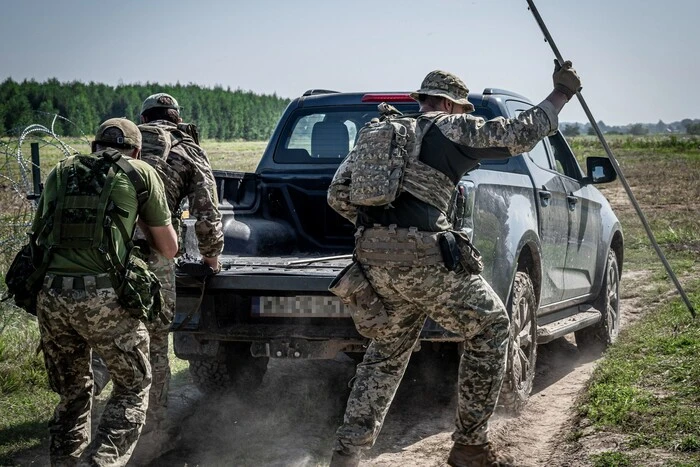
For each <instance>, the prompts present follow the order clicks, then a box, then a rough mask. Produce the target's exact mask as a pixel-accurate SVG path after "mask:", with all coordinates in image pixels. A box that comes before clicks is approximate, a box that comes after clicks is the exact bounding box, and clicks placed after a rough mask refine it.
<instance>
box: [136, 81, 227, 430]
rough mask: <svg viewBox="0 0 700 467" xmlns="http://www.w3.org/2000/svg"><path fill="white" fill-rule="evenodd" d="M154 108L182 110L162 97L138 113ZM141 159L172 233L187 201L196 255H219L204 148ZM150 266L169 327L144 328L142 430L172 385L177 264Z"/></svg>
mask: <svg viewBox="0 0 700 467" xmlns="http://www.w3.org/2000/svg"><path fill="white" fill-rule="evenodd" d="M154 107H160V108H173V109H175V110H179V108H180V107H179V105H178V103H177V101H176V100H175V99H174V98H172V97H171V96H169V95H167V94H163V93H159V94H154V95H152V96H149V97H148V98H147V99H146V100H145V101H144V103H143V106H142V109H141V113H142V114H143V112H144V111H146V110H147V109H150V108H154ZM147 125H150V126H158V127H160V128H162V129H163V130H165V132H166V134H169V132H170V131H173V130H176V129H177V127H178V125H177V124H175V123H172V122H170V121H166V120H157V121H154V122H149V123H145V124H142V125H141V127H143V126H147ZM141 159H142V160H143V161H144V162H147V163H148V164H150V165H152V166H153V167H154V168H155V169H156V171H157V172H158V174H159V175H160V177H161V180H162V181H163V184H164V186H165V192H166V197H167V200H168V207H169V208H170V212H171V213H172V215H173V218H172V224H173V227H174V228H175V231H176V232H178V233H179V232H180V228H181V225H182V220H181V218H180V216H181V211H180V206H181V204H182V202H183V200H185V199H186V200H187V201H188V205H189V207H188V209H189V215H190V217H192V218H194V219H195V223H194V230H195V235H196V237H197V240H198V244H199V252H200V254H201V255H202V256H204V257H209V258H212V257H217V256H219V254H220V253H221V250H222V249H223V245H224V237H223V231H222V225H221V214H220V213H219V209H218V206H217V195H216V182H215V181H214V175H213V173H212V169H211V165H210V164H209V158H208V157H207V154H206V152H205V151H204V149H202V148H201V147H200V146H198V145H196V144H195V143H194V141H193V140H192V139H189V138H188V139H186V140H185V141H183V142H182V143H180V144H177V145H174V146H173V147H172V148H171V150H170V153H169V154H167V155H166V157H159V156H154V155H152V154H149V153H148V151H147V150H146V149H145V147H144V151H143V152H142V154H141ZM148 264H149V266H150V267H151V270H152V271H153V272H154V273H155V274H156V275H157V276H158V278H159V279H160V281H161V284H162V289H161V291H162V293H163V297H164V299H165V303H164V306H163V310H162V311H163V315H164V317H165V318H166V319H167V323H163V321H162V320H160V319H156V320H154V321H153V322H151V323H148V324H147V327H148V331H149V334H150V337H151V355H150V359H151V367H152V371H153V383H152V385H151V394H150V400H151V402H150V405H149V407H148V417H147V420H148V421H147V424H146V428H144V432H146V431H150V430H152V429H154V428H156V427H157V426H159V424H160V423H161V422H162V421H163V420H164V418H165V412H166V409H167V403H168V388H169V385H170V362H169V360H168V335H169V330H170V322H171V321H172V318H173V315H174V313H175V262H174V261H172V260H168V259H165V258H163V257H162V256H161V255H159V254H158V253H157V252H154V253H153V254H151V255H150V257H149V259H148Z"/></svg>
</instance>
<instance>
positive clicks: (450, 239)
mask: <svg viewBox="0 0 700 467" xmlns="http://www.w3.org/2000/svg"><path fill="white" fill-rule="evenodd" d="M438 246H439V247H440V253H441V254H442V262H443V263H445V267H446V268H447V270H448V271H454V270H455V269H457V267H458V266H459V264H460V259H461V256H462V253H461V251H460V249H459V247H458V246H457V240H456V239H455V236H454V234H453V233H452V232H450V231H448V232H445V233H443V234H441V235H440V236H439V237H438Z"/></svg>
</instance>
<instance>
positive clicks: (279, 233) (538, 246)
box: [172, 89, 623, 413]
mask: <svg viewBox="0 0 700 467" xmlns="http://www.w3.org/2000/svg"><path fill="white" fill-rule="evenodd" d="M469 99H470V101H471V102H472V103H473V104H474V106H475V108H476V110H475V112H474V114H475V115H477V116H481V117H484V118H485V119H490V118H493V117H497V116H504V117H514V116H516V115H517V114H518V113H519V112H522V111H523V110H525V109H528V108H530V107H531V106H532V103H531V102H530V101H528V99H526V98H525V97H523V96H520V95H518V94H515V93H512V92H509V91H504V90H499V89H485V90H484V91H483V92H482V93H481V94H472V95H470V97H469ZM381 102H388V103H390V104H392V105H394V106H395V107H397V108H398V109H399V110H401V111H402V112H415V111H417V104H416V102H415V101H413V100H412V99H411V98H410V97H409V95H408V93H339V92H334V91H326V90H310V91H307V92H306V93H304V94H303V95H302V96H301V97H299V98H296V99H294V100H293V101H292V102H291V103H290V104H289V106H288V107H287V109H286V110H285V111H284V113H283V115H282V116H281V118H280V120H279V122H278V124H277V126H276V129H275V130H274V133H273V135H272V137H271V139H270V141H269V143H268V145H267V148H266V150H265V152H264V154H263V156H262V158H261V160H260V162H259V165H258V167H257V169H256V170H255V172H254V173H239V172H229V171H215V176H216V180H217V188H218V194H219V203H220V208H221V212H222V215H223V224H224V231H225V245H224V251H223V255H222V257H221V262H222V264H223V268H222V271H221V272H220V273H218V274H216V275H214V276H211V277H199V276H196V275H190V274H186V273H184V272H183V271H184V270H185V269H186V268H184V267H183V268H182V269H181V270H180V271H179V272H178V275H177V309H176V314H175V319H174V321H173V325H172V331H173V333H174V338H173V340H174V349H175V354H176V355H177V356H178V357H179V358H182V359H186V360H188V361H189V365H190V372H191V374H192V376H193V378H194V381H195V382H196V384H197V385H198V386H199V388H200V389H202V390H203V391H216V390H221V389H226V388H230V389H234V390H238V391H243V392H246V391H250V390H252V389H253V388H254V387H255V386H256V385H258V384H260V382H261V381H262V378H263V376H264V374H265V371H266V369H267V364H268V361H269V359H270V358H287V359H302V358H316V359H333V358H335V357H336V356H338V355H339V353H345V354H347V355H350V356H354V357H355V358H358V356H361V355H362V352H363V350H364V349H365V347H366V345H367V340H366V339H365V338H363V337H362V336H360V335H359V334H358V333H357V332H356V330H355V327H354V325H353V322H352V319H351V318H350V314H349V312H348V310H347V309H346V308H345V307H344V305H343V304H342V303H341V302H340V300H339V299H337V298H336V297H335V296H333V295H332V294H330V293H329V292H328V286H329V284H330V282H331V281H332V280H333V279H334V277H335V276H336V275H337V274H338V273H339V272H340V271H341V269H342V268H343V267H344V266H345V265H347V264H348V263H349V261H350V258H351V254H352V251H353V246H354V237H353V232H354V228H353V226H352V225H351V224H350V223H349V222H348V221H347V220H345V219H344V218H342V217H341V216H340V215H338V214H337V213H335V212H334V211H333V210H332V209H331V208H330V207H329V206H328V205H327V202H326V193H327V189H328V186H329V184H330V181H331V178H332V177H333V174H334V173H335V171H336V168H337V167H338V165H339V164H340V162H341V161H342V160H343V158H344V157H345V156H346V155H347V153H348V151H349V150H350V149H351V148H352V146H353V144H354V141H355V138H356V136H357V133H358V131H359V129H360V128H361V127H362V126H363V125H364V124H365V123H367V122H368V121H370V120H371V119H372V118H375V117H377V116H378V110H377V105H378V104H379V103H381ZM586 166H587V171H586V174H584V173H583V171H582V170H581V168H580V166H579V163H578V162H577V160H576V158H575V156H574V154H573V152H572V150H571V148H570V147H569V145H568V144H567V142H566V140H565V139H564V137H563V136H562V135H561V134H560V133H559V132H557V133H556V134H555V135H553V136H551V137H548V138H545V139H544V140H543V141H541V142H540V143H539V144H538V145H537V146H536V147H535V148H534V149H533V150H532V151H530V152H529V153H525V154H520V155H518V156H515V157H512V158H509V159H506V160H484V161H483V162H482V164H481V166H480V167H478V168H477V169H476V170H473V171H472V172H470V173H468V174H467V175H465V176H464V177H463V179H462V180H461V181H460V182H459V185H458V187H457V189H456V191H455V195H454V198H453V205H452V207H451V216H452V220H453V223H454V226H455V228H458V229H463V230H465V231H466V232H468V233H469V235H471V237H472V240H473V243H474V244H475V246H476V247H477V248H478V249H479V250H480V251H481V253H482V255H483V259H484V265H485V267H484V271H483V273H482V274H483V276H484V277H485V278H486V280H487V281H488V282H489V283H490V284H491V285H492V287H493V288H494V290H495V291H496V292H497V293H498V295H499V296H500V297H501V299H502V300H503V302H504V303H505V304H506V305H507V309H508V312H509V313H510V316H511V322H512V333H511V334H512V345H511V351H510V352H509V358H508V369H507V375H506V380H505V382H504V386H503V390H502V395H501V398H500V399H501V402H500V403H501V405H502V406H503V407H504V408H506V409H507V410H509V411H511V412H516V413H517V412H518V411H519V410H520V408H522V406H523V405H524V403H525V402H526V401H527V398H528V396H529V394H530V391H531V389H532V382H533V378H534V374H535V362H536V356H537V345H538V344H542V343H546V342H549V341H551V340H553V339H556V338H558V337H561V336H564V335H566V334H569V333H575V337H576V342H577V345H578V346H579V347H592V348H597V347H599V346H605V345H606V344H609V343H610V342H612V341H613V340H614V339H615V337H616V336H617V333H618V328H619V324H620V315H619V278H620V274H621V271H622V260H623V236H622V230H621V227H620V223H619V221H618V219H617V217H616V216H615V214H614V212H613V210H612V209H611V207H610V205H609V203H608V202H607V200H606V199H605V197H604V196H603V195H602V194H601V193H600V191H599V190H598V189H597V188H596V187H595V186H594V185H595V184H598V183H605V182H610V181H613V180H614V179H615V178H616V174H615V171H614V169H613V167H612V165H611V164H610V161H609V160H608V159H607V158H602V157H589V158H587V159H586ZM189 222H190V221H186V222H185V226H187V225H190V224H189ZM192 230H193V229H191V228H189V229H186V234H185V242H184V243H185V250H186V255H185V258H189V259H196V258H197V255H198V253H197V247H196V240H195V237H194V235H193V232H192ZM459 341H460V338H459V337H458V336H456V335H454V334H451V333H449V332H447V331H446V330H444V329H443V328H441V327H440V326H438V325H437V324H436V323H434V322H432V321H431V320H429V319H428V320H427V321H426V323H425V326H424V329H423V331H422V334H421V340H420V342H421V345H420V346H417V351H420V350H419V349H418V347H420V349H435V348H436V347H440V346H442V347H443V348H450V347H454V349H455V350H454V354H455V355H456V354H457V349H458V348H459Z"/></svg>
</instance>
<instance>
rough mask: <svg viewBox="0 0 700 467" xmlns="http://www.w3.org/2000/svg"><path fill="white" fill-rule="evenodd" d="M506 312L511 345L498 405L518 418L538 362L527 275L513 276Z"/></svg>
mask: <svg viewBox="0 0 700 467" xmlns="http://www.w3.org/2000/svg"><path fill="white" fill-rule="evenodd" d="M508 312H509V315H510V333H511V341H510V345H509V346H508V359H507V363H506V375H505V378H504V380H503V387H502V389H501V394H500V396H499V400H498V405H499V410H501V411H503V412H505V413H506V414H508V415H518V414H519V413H520V412H521V411H522V409H523V407H524V406H525V404H526V402H527V400H528V398H529V397H530V392H531V391H532V383H533V381H534V379H535V363H536V361H537V299H536V297H535V289H534V287H533V286H532V281H531V280H530V276H529V275H528V274H527V273H526V272H523V271H519V272H517V273H516V274H515V279H514V281H513V291H512V293H511V297H510V300H509V304H508Z"/></svg>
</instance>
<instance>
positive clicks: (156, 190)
mask: <svg viewBox="0 0 700 467" xmlns="http://www.w3.org/2000/svg"><path fill="white" fill-rule="evenodd" d="M125 159H127V160H128V161H129V162H130V163H131V164H132V165H133V166H134V168H135V169H136V171H137V172H138V173H139V175H141V177H142V178H143V181H144V184H145V185H146V189H147V190H148V198H147V199H146V201H145V202H144V203H143V206H142V207H141V211H139V212H137V211H138V202H137V200H136V189H135V188H134V186H133V185H132V183H131V181H130V180H129V177H128V176H127V175H126V174H125V173H124V172H122V171H121V170H120V171H119V172H118V173H117V175H116V177H115V179H116V181H115V185H114V188H113V190H112V193H111V195H110V200H111V201H113V202H114V204H115V205H116V206H117V207H119V208H120V209H121V210H123V211H125V212H127V213H128V216H127V217H121V220H122V222H123V224H124V227H125V228H126V231H127V232H129V233H132V232H133V230H134V226H135V224H136V219H137V214H138V216H139V218H140V219H141V220H142V221H143V222H144V223H146V224H147V225H149V226H151V227H162V226H167V225H170V222H171V221H170V210H169V209H168V204H167V200H166V198H165V189H164V188H163V182H162V181H161V180H160V177H159V176H158V173H157V172H156V171H155V169H153V167H151V166H150V165H148V164H147V163H145V162H143V161H140V160H135V159H131V158H129V157H125ZM56 195H57V193H56V169H55V168H54V170H52V171H51V173H50V174H49V176H48V177H47V179H46V183H45V186H44V191H43V193H42V195H41V198H40V199H39V206H38V208H37V212H36V214H35V217H34V223H33V225H32V231H33V232H37V228H38V226H39V221H40V219H41V217H42V216H44V214H46V210H47V208H48V206H50V205H52V204H53V203H52V201H55V199H56ZM111 229H112V239H113V241H114V244H115V248H116V251H117V255H118V256H119V261H120V262H123V260H124V257H125V256H126V253H127V252H126V248H125V245H124V240H123V239H122V235H121V232H120V231H119V229H118V228H117V227H116V226H115V225H112V227H111ZM109 270H110V265H109V263H108V261H107V256H106V255H105V254H104V253H102V252H100V251H99V250H97V249H92V248H88V249H75V248H65V249H64V248H56V249H55V250H54V251H53V253H52V254H51V259H50V262H49V267H48V270H47V272H48V273H52V274H60V275H74V276H82V275H92V274H101V273H105V272H109Z"/></svg>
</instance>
